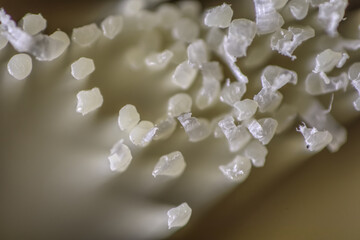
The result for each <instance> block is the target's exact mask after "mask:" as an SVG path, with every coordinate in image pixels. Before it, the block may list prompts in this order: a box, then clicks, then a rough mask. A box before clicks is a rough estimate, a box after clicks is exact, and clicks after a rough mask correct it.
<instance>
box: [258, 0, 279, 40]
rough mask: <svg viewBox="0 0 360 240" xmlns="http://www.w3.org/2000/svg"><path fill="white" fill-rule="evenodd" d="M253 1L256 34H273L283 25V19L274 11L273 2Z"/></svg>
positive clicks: (271, 0)
mask: <svg viewBox="0 0 360 240" xmlns="http://www.w3.org/2000/svg"><path fill="white" fill-rule="evenodd" d="M253 1H254V4H255V13H256V26H257V33H258V34H267V33H272V32H275V31H276V30H278V29H279V28H280V27H281V26H282V25H283V24H284V19H283V18H282V16H281V15H280V14H279V13H278V12H277V11H276V9H275V5H274V2H273V0H253Z"/></svg>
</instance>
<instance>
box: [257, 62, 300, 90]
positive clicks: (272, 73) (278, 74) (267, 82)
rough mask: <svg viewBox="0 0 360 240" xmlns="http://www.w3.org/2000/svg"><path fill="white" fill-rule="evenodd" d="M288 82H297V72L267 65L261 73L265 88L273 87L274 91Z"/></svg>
mask: <svg viewBox="0 0 360 240" xmlns="http://www.w3.org/2000/svg"><path fill="white" fill-rule="evenodd" d="M287 83H291V84H294V85H295V84H297V74H296V72H294V71H291V70H288V69H285V68H281V67H278V66H267V67H266V68H265V69H264V71H263V73H262V75H261V84H262V86H263V88H271V89H272V91H274V92H275V91H277V90H279V89H280V88H282V87H283V86H284V85H285V84H287Z"/></svg>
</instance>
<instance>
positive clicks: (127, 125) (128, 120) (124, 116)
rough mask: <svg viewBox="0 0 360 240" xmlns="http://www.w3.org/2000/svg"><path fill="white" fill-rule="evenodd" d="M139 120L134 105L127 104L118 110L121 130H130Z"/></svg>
mask: <svg viewBox="0 0 360 240" xmlns="http://www.w3.org/2000/svg"><path fill="white" fill-rule="evenodd" d="M139 121H140V114H139V113H138V111H137V110H136V107H135V106H134V105H131V104H127V105H125V106H124V107H122V108H121V109H120V111H119V118H118V124H119V127H120V129H121V130H122V131H131V130H132V129H133V128H134V127H135V126H136V125H137V124H138V123H139Z"/></svg>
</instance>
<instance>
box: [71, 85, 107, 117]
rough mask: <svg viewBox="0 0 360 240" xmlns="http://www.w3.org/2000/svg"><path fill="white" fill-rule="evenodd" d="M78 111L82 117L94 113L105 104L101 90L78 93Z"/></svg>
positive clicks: (95, 89)
mask: <svg viewBox="0 0 360 240" xmlns="http://www.w3.org/2000/svg"><path fill="white" fill-rule="evenodd" d="M76 97H77V106H76V111H77V112H79V113H81V114H82V115H86V114H88V113H89V112H92V111H94V110H96V109H98V108H99V107H101V105H102V104H103V101H104V100H103V96H102V95H101V93H100V90H99V88H97V87H95V88H93V89H91V90H83V91H80V92H78V94H77V95H76Z"/></svg>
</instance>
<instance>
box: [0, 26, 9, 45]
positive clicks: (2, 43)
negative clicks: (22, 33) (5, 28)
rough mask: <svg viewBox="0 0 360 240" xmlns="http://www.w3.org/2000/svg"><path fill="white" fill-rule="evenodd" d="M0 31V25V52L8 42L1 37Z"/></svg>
mask: <svg viewBox="0 0 360 240" xmlns="http://www.w3.org/2000/svg"><path fill="white" fill-rule="evenodd" d="M1 32H2V30H1V25H0V50H1V49H3V48H4V47H5V46H6V45H7V43H8V40H7V38H6V37H5V36H3V35H2V33H1Z"/></svg>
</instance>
